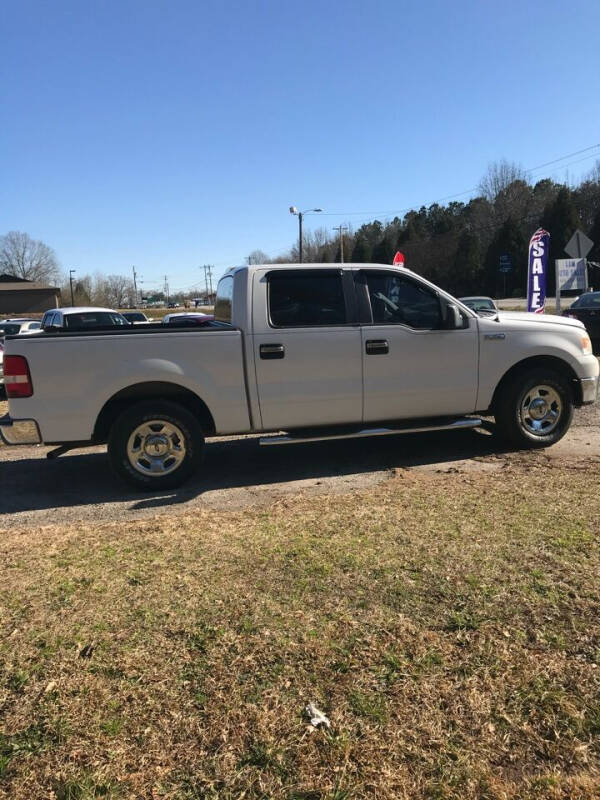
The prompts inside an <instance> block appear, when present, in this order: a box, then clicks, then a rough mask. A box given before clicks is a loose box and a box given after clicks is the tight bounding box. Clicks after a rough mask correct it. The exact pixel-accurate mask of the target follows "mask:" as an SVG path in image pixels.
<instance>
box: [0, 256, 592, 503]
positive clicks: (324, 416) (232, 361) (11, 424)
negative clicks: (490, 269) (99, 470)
mask: <svg viewBox="0 0 600 800" xmlns="http://www.w3.org/2000/svg"><path fill="white" fill-rule="evenodd" d="M599 371H600V367H599V364H598V359H596V358H595V357H594V356H593V355H592V348H591V344H590V339H589V337H588V335H587V333H586V331H585V328H584V327H583V325H582V323H581V322H579V321H578V320H576V319H569V318H567V317H560V316H553V315H550V314H527V313H523V312H520V313H519V312H512V313H507V312H500V313H498V314H497V315H496V316H494V317H488V316H478V315H477V314H476V313H475V312H474V311H472V310H471V309H469V308H467V307H466V306H464V305H462V304H461V303H460V302H459V301H458V300H455V299H454V298H453V297H452V296H451V295H449V294H447V293H446V292H444V291H443V290H442V289H439V288H438V287H436V286H434V285H433V284H432V283H430V282H429V281H427V280H425V279H424V278H421V277H420V276H419V275H416V274H415V273H413V272H411V271H410V270H407V269H404V268H398V267H392V266H386V265H382V264H380V265H377V264H363V265H357V264H348V265H340V264H329V265H326V264H312V265H302V266H296V265H282V264H270V265H252V266H244V267H236V268H234V269H231V270H229V271H228V272H227V273H226V274H225V276H224V277H223V278H222V279H221V280H220V281H219V285H218V289H217V298H216V304H215V319H214V320H212V321H209V322H207V323H205V324H203V325H200V326H198V327H196V328H193V329H190V330H187V331H185V335H182V330H181V329H180V328H178V327H177V326H176V325H171V324H167V325H162V326H158V325H157V326H154V325H152V326H134V325H131V326H129V327H124V326H121V327H118V326H116V327H114V328H112V329H110V330H109V329H106V330H103V331H84V332H82V333H78V334H77V335H76V336H74V337H73V336H72V335H71V334H69V333H68V331H65V332H58V333H56V334H54V335H52V336H27V337H8V338H7V339H6V347H5V356H4V378H5V382H6V387H7V394H8V396H9V415H8V416H6V417H4V418H2V419H0V434H1V435H2V437H3V439H4V441H5V442H7V443H8V444H36V443H39V442H45V443H46V444H56V445H59V448H58V451H57V454H60V453H62V452H65V450H68V449H71V448H74V447H81V446H82V445H83V444H89V445H93V444H102V443H105V442H107V443H108V455H109V460H110V462H111V464H112V467H113V469H114V470H115V471H116V473H117V474H118V475H119V476H120V477H121V478H123V479H124V480H126V481H127V482H129V483H131V484H133V485H134V486H136V487H138V488H142V489H146V490H147V489H150V490H163V489H165V488H172V487H174V486H179V485H180V484H181V483H183V482H184V481H185V480H186V479H187V478H188V477H189V476H190V475H191V474H192V472H194V471H195V470H196V469H198V468H199V467H200V463H201V458H202V452H203V449H204V441H205V437H208V436H219V435H221V436H228V435H232V434H244V433H259V432H261V433H267V432H278V433H277V435H274V436H268V437H265V438H263V439H262V443H263V444H266V445H278V444H286V443H294V442H308V441H314V440H317V439H340V438H350V437H364V436H373V435H379V436H380V435H384V434H400V433H402V434H404V433H410V432H414V431H423V430H430V431H437V430H457V429H463V428H476V427H479V426H480V425H481V422H482V421H481V419H480V415H484V414H485V415H488V414H492V415H494V416H495V419H496V429H497V430H498V431H499V433H500V434H501V435H502V437H503V438H505V439H508V441H510V442H511V443H512V444H513V446H516V447H547V446H548V445H551V444H554V443H555V442H557V441H558V440H559V439H560V438H561V437H562V436H564V435H565V433H566V432H567V430H568V429H569V426H570V424H571V420H572V416H573V408H574V407H576V406H581V405H585V404H588V403H593V402H594V401H595V400H596V394H597V389H598V374H599ZM282 431H283V433H281V432H282Z"/></svg>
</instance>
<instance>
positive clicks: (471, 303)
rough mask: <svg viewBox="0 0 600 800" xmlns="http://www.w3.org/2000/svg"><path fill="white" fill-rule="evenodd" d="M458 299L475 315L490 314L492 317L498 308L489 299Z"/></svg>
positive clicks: (480, 297) (478, 297) (481, 297)
mask: <svg viewBox="0 0 600 800" xmlns="http://www.w3.org/2000/svg"><path fill="white" fill-rule="evenodd" d="M458 299H459V300H460V302H461V303H462V304H463V305H465V306H466V307H467V308H470V309H471V310H472V311H474V312H475V313H476V314H491V315H492V316H493V315H494V314H496V313H498V306H497V305H496V303H495V302H494V301H493V300H492V298H491V297H483V296H477V297H459V298H458Z"/></svg>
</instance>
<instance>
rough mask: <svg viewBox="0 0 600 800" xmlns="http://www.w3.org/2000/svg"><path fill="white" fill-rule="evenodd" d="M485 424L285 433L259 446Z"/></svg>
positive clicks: (457, 421) (460, 422) (265, 438)
mask: <svg viewBox="0 0 600 800" xmlns="http://www.w3.org/2000/svg"><path fill="white" fill-rule="evenodd" d="M482 424H483V422H482V420H480V419H479V418H476V417H464V418H462V419H455V420H453V421H452V422H444V423H432V424H431V425H426V424H423V425H418V426H417V427H413V426H408V427H398V428H363V429H361V430H357V431H351V432H349V433H326V432H325V431H323V433H320V434H318V433H316V432H315V433H314V434H308V435H302V434H300V433H299V434H297V435H295V436H294V435H292V434H287V433H283V434H281V435H280V436H263V437H261V439H259V444H261V445H263V446H264V447H266V446H269V445H276V444H301V443H303V442H324V441H330V440H332V439H362V438H364V437H366V436H393V435H396V434H399V433H426V432H427V431H455V430H463V429H465V428H480V427H481V426H482Z"/></svg>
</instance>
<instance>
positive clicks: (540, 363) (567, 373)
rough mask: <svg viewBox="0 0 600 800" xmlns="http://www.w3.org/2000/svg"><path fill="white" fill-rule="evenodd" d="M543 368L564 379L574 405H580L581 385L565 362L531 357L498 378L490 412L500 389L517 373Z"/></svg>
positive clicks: (555, 358)
mask: <svg viewBox="0 0 600 800" xmlns="http://www.w3.org/2000/svg"><path fill="white" fill-rule="evenodd" d="M544 367H547V368H548V369H551V370H553V371H554V372H557V373H558V374H559V375H561V376H562V377H563V378H565V380H566V381H567V383H568V384H569V386H570V387H571V391H572V392H573V403H574V405H576V406H578V405H581V403H582V400H583V398H582V396H581V384H580V382H579V379H578V377H577V373H576V372H575V370H574V369H573V367H572V366H571V365H570V364H568V363H567V362H566V361H563V359H562V358H558V357H557V356H532V357H530V358H524V359H523V360H522V361H518V362H517V363H516V364H513V366H512V367H510V369H508V370H507V371H506V372H505V373H504V375H503V376H502V377H501V378H500V380H499V382H498V385H497V386H496V388H495V390H494V394H493V397H492V402H491V403H490V410H491V411H492V413H493V411H494V409H495V407H496V403H497V401H498V397H499V395H500V393H501V391H502V389H503V388H504V386H506V384H507V383H508V382H509V381H511V380H512V379H513V378H514V377H515V375H517V374H518V373H519V372H528V371H529V370H532V369H543V368H544Z"/></svg>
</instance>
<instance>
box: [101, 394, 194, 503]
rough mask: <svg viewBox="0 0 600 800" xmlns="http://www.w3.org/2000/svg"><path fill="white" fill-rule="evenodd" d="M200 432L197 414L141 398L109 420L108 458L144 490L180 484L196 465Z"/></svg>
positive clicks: (126, 476)
mask: <svg viewBox="0 0 600 800" xmlns="http://www.w3.org/2000/svg"><path fill="white" fill-rule="evenodd" d="M203 451H204V435H203V433H202V429H201V427H200V423H199V422H198V420H197V419H196V417H195V416H194V415H193V414H191V413H190V412H189V411H188V410H187V409H186V408H184V407H183V406H180V405H179V404H178V403H171V402H168V401H163V400H145V401H143V402H141V403H137V404H136V405H134V406H132V407H131V408H128V409H127V410H126V411H124V412H123V413H122V414H121V415H120V416H119V417H118V418H117V419H116V420H115V422H114V423H113V425H112V428H111V430H110V434H109V438H108V457H109V460H110V463H111V466H112V468H113V470H114V471H115V472H116V474H117V475H118V476H119V477H120V478H121V479H122V480H124V481H126V482H127V483H128V484H129V485H131V486H134V487H135V488H136V489H139V490H141V491H146V492H152V491H160V490H162V489H174V488H176V487H177V486H181V484H182V483H184V482H185V481H186V480H187V479H188V478H189V477H190V476H191V475H192V473H193V472H194V471H195V470H196V469H197V468H198V467H199V465H200V463H201V461H202V455H203Z"/></svg>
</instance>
